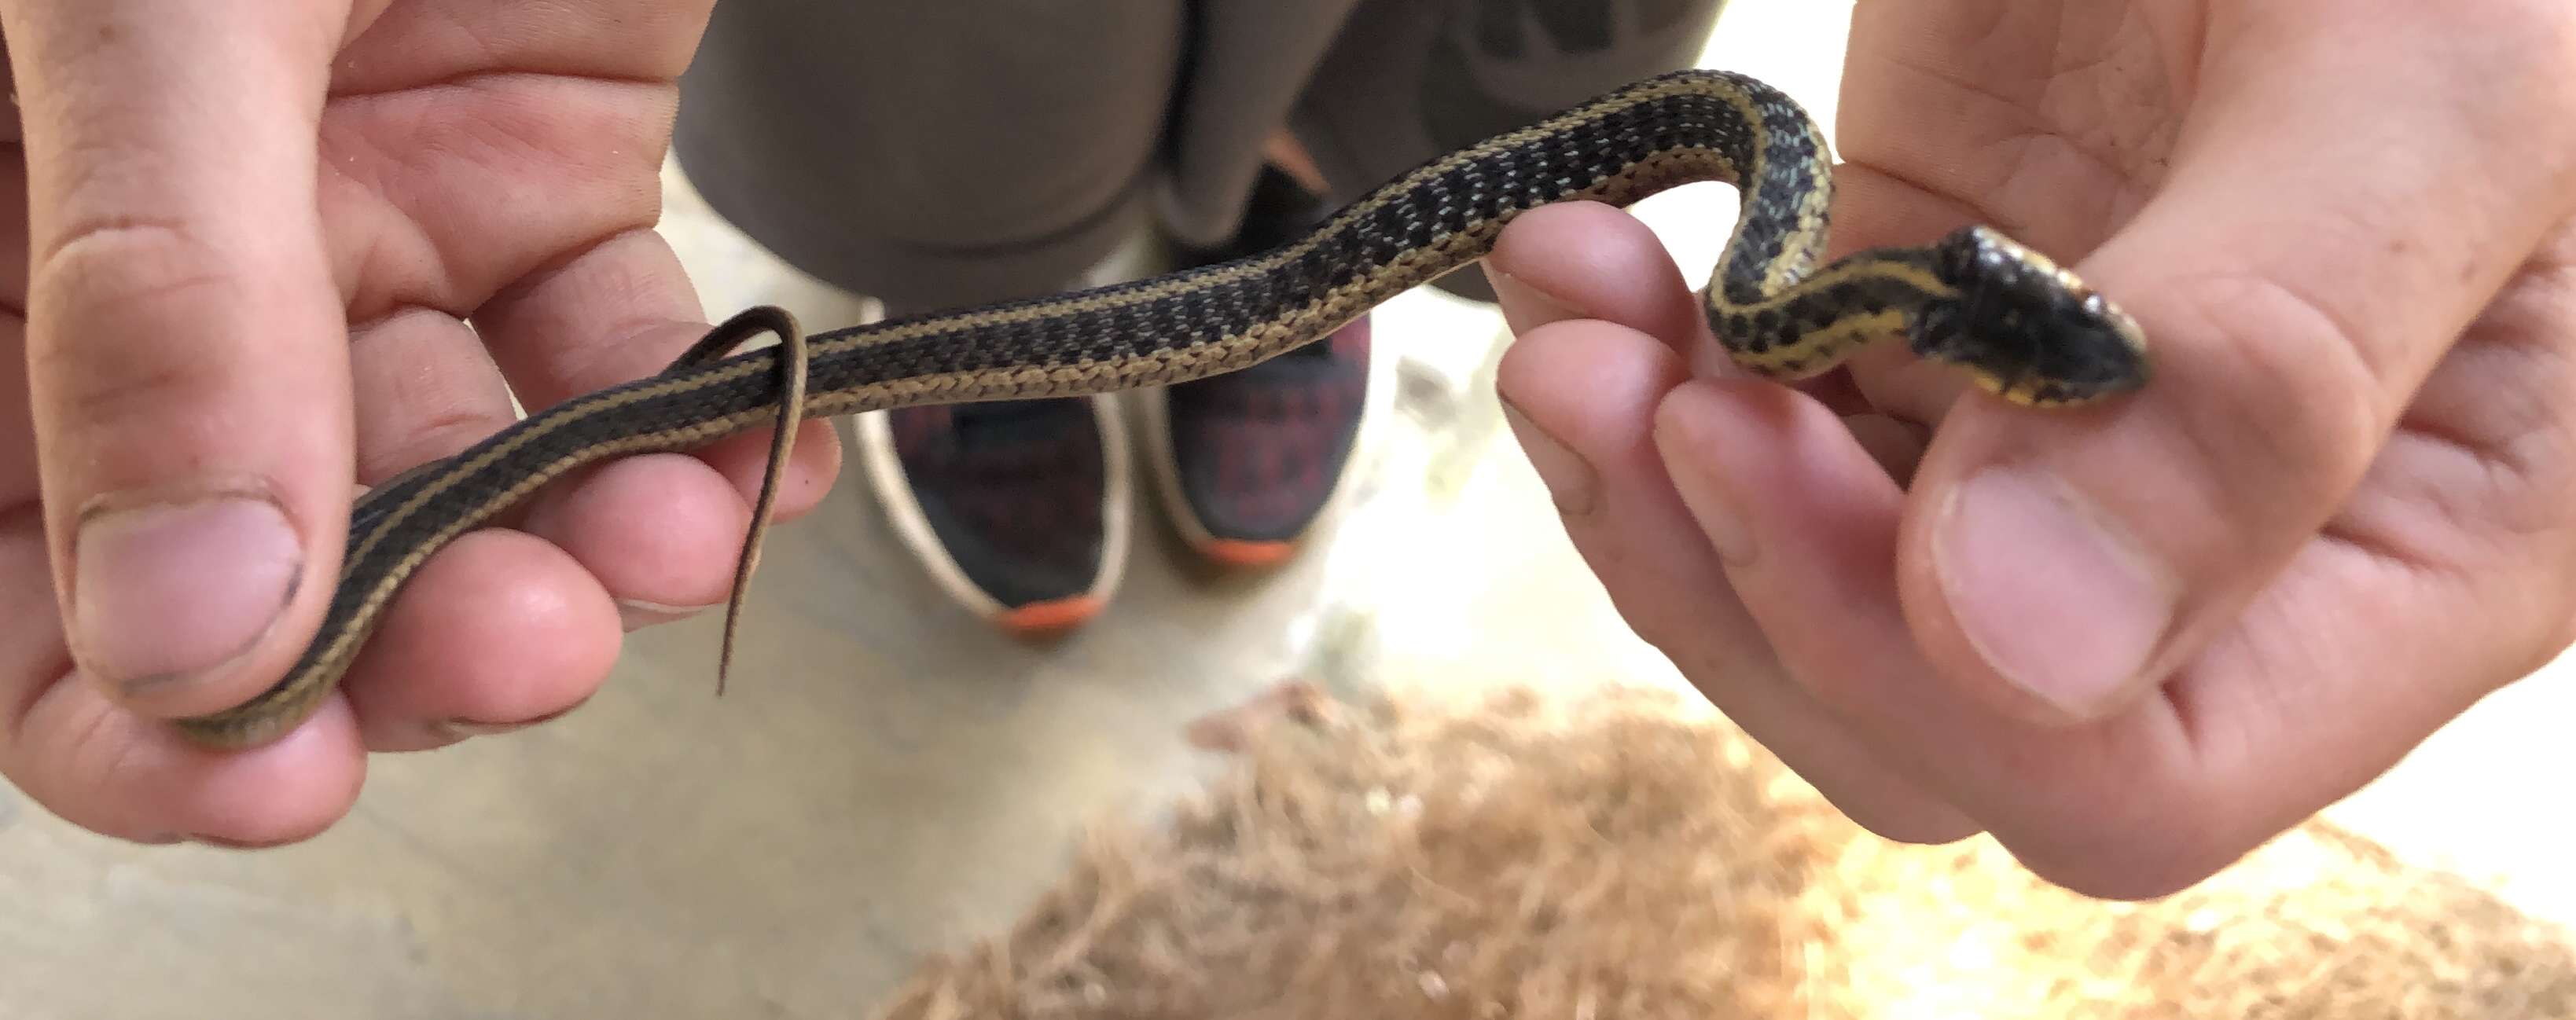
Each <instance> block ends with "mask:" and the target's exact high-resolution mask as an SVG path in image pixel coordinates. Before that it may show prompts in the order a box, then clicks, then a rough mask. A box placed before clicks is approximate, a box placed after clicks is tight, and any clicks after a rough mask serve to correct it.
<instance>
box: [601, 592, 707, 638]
mask: <svg viewBox="0 0 2576 1020" xmlns="http://www.w3.org/2000/svg"><path fill="white" fill-rule="evenodd" d="M713 608H715V607H714V606H712V605H705V606H671V605H664V604H662V603H659V602H646V601H644V600H643V599H619V600H617V619H618V621H619V622H620V623H622V624H624V625H625V627H626V632H627V633H629V634H632V633H634V632H636V631H639V630H643V629H644V628H646V627H651V626H655V625H658V624H664V623H670V622H672V621H675V620H685V619H688V618H689V617H692V616H696V615H698V614H699V613H703V612H706V611H707V610H709V609H713Z"/></svg>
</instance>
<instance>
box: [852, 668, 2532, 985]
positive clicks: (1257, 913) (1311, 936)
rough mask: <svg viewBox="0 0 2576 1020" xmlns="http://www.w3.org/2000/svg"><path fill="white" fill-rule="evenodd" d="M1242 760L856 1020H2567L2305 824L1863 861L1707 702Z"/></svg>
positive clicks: (1541, 713) (1287, 697) (1107, 844)
mask: <svg viewBox="0 0 2576 1020" xmlns="http://www.w3.org/2000/svg"><path fill="white" fill-rule="evenodd" d="M1195 735H1196V736H1197V738H1198V739H1199V740H1200V741H1201V742H1202V743H1203V744H1207V745H1210V746H1216V747H1220V748H1222V749H1224V750H1227V751H1229V752H1231V753H1233V754H1235V755H1236V756H1237V761H1236V762H1235V766H1236V767H1235V768H1233V769H1232V770H1231V771H1230V772H1229V773H1228V774H1227V775H1226V776H1225V777H1223V778H1222V779H1221V780H1220V781H1219V782H1218V783H1217V784H1216V785H1215V786H1213V787H1212V788H1211V789H1210V790H1209V791H1208V792H1207V793H1206V795H1205V796H1203V797H1201V798H1199V799H1197V800H1195V801H1193V802H1191V803H1187V804H1183V805H1180V806H1178V807H1177V808H1176V811H1175V819H1174V821H1173V822H1172V823H1171V824H1170V825H1169V826H1168V827H1167V828H1164V829H1162V830H1160V831H1153V832H1143V831H1136V830H1134V829H1115V830H1110V831H1106V832H1104V833H1102V834H1101V835H1099V836H1097V837H1095V838H1094V839H1093V840H1092V841H1091V842H1090V843H1089V844H1087V845H1086V846H1085V847H1084V848H1083V850H1082V852H1081V854H1080V855H1079V859H1078V860H1077V861H1076V862H1075V864H1074V866H1073V867H1072V868H1071V869H1070V871H1069V872H1068V873H1067V875H1066V876H1065V878H1064V880H1063V881H1062V882H1061V883H1060V884H1059V885H1058V887H1057V888H1056V889H1055V890H1054V891H1053V892H1051V893H1050V894H1049V895H1047V896H1046V897H1044V898H1043V900H1042V901H1041V902H1040V903H1038V904H1037V905H1036V906H1035V907H1034V908H1033V909H1032V910H1031V911H1030V912H1029V913H1028V914H1027V915H1026V916H1025V917H1024V919H1023V920H1022V921H1021V922H1020V923H1019V924H1018V925H1017V926H1015V928H1014V929H1013V930H1012V931H1011V932H1009V933H1008V934H1006V935H1003V936H999V937H996V938H994V939H991V940H989V941H987V942H985V943H983V944H981V945H978V946H975V947H973V948H971V949H970V950H968V951H966V952H964V953H963V954H960V955H958V956H955V957H950V958H944V959H940V960H935V961H932V962H930V963H929V964H928V965H926V966H924V967H923V968H922V969H921V970H920V971H919V972H918V973H917V974H916V975H915V976H914V978H913V980H912V981H911V982H910V983H909V984H908V985H907V986H906V987H905V988H904V989H903V990H902V991H901V992H900V993H899V994H898V995H897V996H896V997H895V998H894V999H893V1000H892V1001H891V1002H890V1003H889V1004H887V1005H886V1006H884V1007H883V1008H882V1009H881V1010H880V1011H879V1013H878V1014H877V1015H878V1016H880V1017H882V1018H884V1020H999V1018H1004V1017H1010V1018H1028V1020H1052V1018H1093V1017H1098V1018H1109V1017H1117V1018H1130V1020H1155V1018H1175V1020H1177V1018H1184V1017H1186V1018H1192V1020H1219V1018H1253V1017H1259V1018H1263V1020H1291V1018H1317V1020H1323V1018H1332V1020H1346V1018H1359V1017H1367V1018H1392V1017H1407V1018H1414V1017H1418V1018H1426V1020H1428V1018H1450V1017H1457V1018H1507V1017H1510V1018H1517V1017H1555V1018H1573V1020H1591V1018H1603V1020H1607V1018H1629V1017H1636V1018H1654V1017H1674V1018H1680V1017H1690V1018H1696V1020H1708V1018H1735V1017H1746V1018H1751V1017H1761V1018H1774V1017H1853V1018H1860V1017H1869V1018H1911V1017H1945V1018H1948V1017H1970V1018H1977V1020H2000V1018H2017V1017H2029V1018H2034V1020H2037V1018H2047V1020H2061V1018H2071V1017H2105V1018H2132V1017H2135V1018H2146V1017H2157V1018H2163V1017H2227V1018H2293V1017H2317V1018H2323V1017H2334V1018H2337V1020H2360V1018H2392V1020H2422V1018H2434V1017H2462V1018H2467V1017H2478V1018H2489V1017H2517V1018H2520V1017H2576V937H2571V935H2570V933H2568V932H2566V931H2564V930H2562V929H2558V928H2555V927H2552V926H2549V925H2545V924H2541V923H2538V922H2535V921H2533V920H2531V919H2529V918H2527V917H2525V916H2524V915H2522V914H2521V913H2519V912H2517V911H2515V910H2514V909H2512V908H2511V907H2510V906H2508V905H2506V904H2505V903H2503V902H2501V901H2499V900H2497V899H2495V898H2494V897H2492V896H2490V895H2488V894H2487V893H2485V892H2483V891H2481V890H2479V889H2477V888H2475V887H2473V886H2471V885H2469V884H2468V883H2465V882H2463V881H2460V880H2458V879H2456V878H2454V877H2451V876H2448V875H2444V874H2440V873H2434V872H2426V871H2422V870H2414V869H2409V868H2407V867H2406V866H2404V865H2402V864H2400V863H2399V862H2397V861H2395V860H2394V859H2393V858H2391V857H2390V856H2388V855H2387V854H2385V853H2384V852H2381V851H2380V850H2379V849H2377V848H2376V847H2374V846H2372V845H2370V844H2368V843H2366V842H2364V841H2362V840H2359V839H2356V838H2353V837H2351V836H2349V835H2346V834H2344V833H2341V832H2339V831H2337V830H2334V829H2332V828H2331V827H2329V826H2326V825H2324V824H2322V823H2312V824H2310V825H2308V826H2306V827H2303V828H2301V829H2299V830H2296V831H2294V832H2293V833H2291V834H2290V835H2288V836H2286V837H2284V838H2283V839H2281V840H2279V841H2276V842H2275V843H2274V844H2272V845H2270V846H2268V847H2266V848H2264V849H2263V850H2261V851H2259V852H2257V853H2256V854H2255V855H2253V856H2252V857H2249V858H2248V859H2247V860H2245V861H2244V862H2242V863H2240V864H2239V865H2238V866H2237V867H2235V868H2233V869H2231V870H2229V871H2227V872H2225V873H2223V874H2222V875H2220V876H2218V877H2216V878H2214V879H2212V880H2211V881H2209V882H2207V883H2204V884H2203V885H2201V886H2199V887H2196V888H2194V889H2192V890H2190V891H2188V892H2186V893H2183V894H2179V895H2177V896H2174V897H2171V898H2168V899H2166V900H2162V901H2159V902H2155V903H2149V904H2115V903H2103V902H2099V901H2094V900H2090V899H2086V898H2083V897H2078V896H2075V895H2072V894H2069V893H2066V892H2065V891H2063V890H2060V889H2057V888H2055V887H2053V886H2049V885H2047V884H2045V883H2043V882H2040V881H2038V880H2036V879H2034V878H2032V877H2030V876H2029V875H2028V874H2027V873H2026V872H2024V871H2022V870H2021V869H2020V868H2019V867H2018V866H2017V865H2016V864H2015V863H2014V862H2013V861H2012V860H2011V858H2010V857H2009V856H2008V855H2006V854H2004V853H2003V852H2002V851H2001V850H1999V849H1997V848H1996V847H1995V846H1994V845H1993V844H1992V843H1991V842H1988V841H1985V840H1982V839H1980V840H1974V841H1969V842H1966V843H1962V844H1958V845H1954V846H1949V847H1935V848H1923V847H1907V846H1901V845H1896V844H1890V843H1887V842H1885V841H1883V840H1880V839H1878V838H1876V837H1874V836H1871V835H1869V834H1867V833H1866V832H1864V831H1862V830H1860V829H1858V828H1857V827H1855V826H1853V825H1852V824H1851V823H1850V822H1848V821H1846V820H1844V819H1843V818H1842V816H1840V815H1839V814H1837V813H1836V812H1834V810H1833V809H1832V808H1831V807H1830V806H1828V805H1826V804H1825V803H1824V802H1823V801H1822V800H1821V799H1820V798H1819V797H1818V796H1817V795H1816V794H1815V792H1814V791H1813V790H1812V789H1810V788H1808V787H1806V786H1804V785H1803V784H1802V783H1800V782H1798V781H1797V780H1796V779H1795V778H1794V777H1793V776H1791V775H1790V774H1789V773H1788V772H1787V771H1786V770H1785V769H1784V768H1782V767H1781V766H1780V765H1779V764H1778V762H1777V761H1776V760H1775V759H1773V758H1771V757H1769V756H1768V755H1767V754H1766V753H1764V752H1762V751H1760V750H1759V749H1758V748H1757V747H1756V746H1755V745H1753V744H1752V743H1751V742H1750V741H1749V740H1748V739H1746V738H1745V737H1744V736H1743V735H1742V734H1741V733H1740V732H1738V731H1736V730H1735V729H1734V728H1732V727H1731V726H1730V725H1728V724H1727V723H1725V722H1724V720H1722V719H1721V718H1718V717H1717V716H1715V715H1713V714H1711V713H1709V712H1708V711H1707V710H1706V707H1705V705H1704V704H1700V703H1697V702H1693V701H1686V700H1684V699H1682V698H1678V697H1675V696H1672V695H1670V694H1667V693H1665V692H1661V691H1652V690H1640V689H1625V688H1611V689H1607V690H1603V691H1597V692H1588V693H1585V694H1583V695H1581V696H1559V695H1549V696H1542V695H1540V694H1537V693H1534V692H1531V691H1527V690H1514V691H1510V692H1507V693H1504V694H1501V695H1493V696H1475V697H1468V698H1464V699H1435V698H1429V697H1425V698H1420V699H1416V700H1409V701H1408V700H1401V699H1399V700H1393V701H1389V702H1386V703H1383V704H1379V705H1375V706H1370V707H1365V708H1362V707H1354V706H1349V705H1343V704H1338V703H1333V702H1330V701H1327V700H1326V699H1324V698H1322V697H1321V696H1320V695H1317V694H1316V693H1315V692H1313V691H1312V690H1310V689H1304V688H1290V689H1285V690H1283V691H1282V692H1281V693H1279V694H1278V695H1276V696H1274V697H1273V698H1272V699H1270V700H1268V701H1266V702H1264V703H1262V704H1258V705H1255V706H1249V707H1247V708H1246V709H1244V710H1241V711H1239V712H1237V713H1233V714H1231V715H1229V716H1226V717H1221V718H1218V719H1214V720H1211V721H1210V722H1209V723H1208V724H1207V725H1205V726H1204V727H1202V728H1201V729H1200V730H1199V731H1197V733H1196V734H1195Z"/></svg>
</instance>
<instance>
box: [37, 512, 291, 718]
mask: <svg viewBox="0 0 2576 1020" xmlns="http://www.w3.org/2000/svg"><path fill="white" fill-rule="evenodd" d="M72 556H73V564H74V566H73V577H72V584H73V590H72V628H71V633H72V635H73V639H74V641H75V642H76V645H75V648H76V651H77V652H78V654H79V657H80V662H81V665H82V666H83V667H84V668H86V669H88V670H90V671H91V672H92V673H94V674H95V675H97V676H98V677H99V678H100V679H103V680H107V681H109V682H112V683H115V684H118V685H120V686H122V687H124V688H125V689H127V690H129V691H140V690H145V689H148V688H152V687H158V686H162V685H166V684H172V683H183V682H186V681H188V680H192V679H195V678H196V677H199V676H202V675H204V674H205V673H207V672H208V671H211V670H213V669H214V668H216V667H218V666H221V665H223V664H225V663H227V662H230V661H232V660H233V659H235V658H237V657H239V656H240V655H241V654H242V653H244V652H246V651H248V650H249V649H250V647H251V645H252V644H253V643H254V642H256V641H258V640H259V638H260V635H262V634H265V633H267V632H268V629H269V627H270V626H271V625H273V624H274V623H275V622H276V620H277V616H278V614H279V612H281V611H282V610H284V609H285V608H286V603H287V601H288V600H289V599H291V598H293V597H294V595H295V586H296V579H297V577H298V576H299V575H300V573H301V571H302V568H303V565H304V549H303V546H302V544H301V543H299V542H298V541H296V535H295V529H294V528H293V527H292V526H290V525H289V524H288V523H287V521H286V513H285V511H283V510H281V509H279V508H278V505H277V504H276V502H274V501H273V500H270V499H268V498H267V497H265V496H263V495H259V494H254V493H248V492H238V491H236V492H214V493H204V494H197V495H194V496H192V497H183V498H172V497H169V496H166V495H161V494H154V495H152V496H150V497H142V496H137V495H136V494H132V493H126V494H119V495H115V496H109V497H104V498H101V499H99V500H95V501H93V502H92V503H91V504H90V506H89V507H88V508H87V509H86V510H85V511H84V512H83V513H82V515H81V523H80V533H79V535H78V537H77V538H75V539H74V540H73V553H72Z"/></svg>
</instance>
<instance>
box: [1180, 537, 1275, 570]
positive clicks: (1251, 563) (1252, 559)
mask: <svg viewBox="0 0 2576 1020" xmlns="http://www.w3.org/2000/svg"><path fill="white" fill-rule="evenodd" d="M1296 553H1297V543H1295V542H1247V541H1244V540H1242V539H1236V538H1217V539H1210V540H1208V541H1207V542H1206V543H1205V544H1202V545H1200V546H1199V555H1201V556H1205V557H1207V558H1209V559H1211V560H1215V561H1216V562H1218V563H1220V564H1223V565H1225V566H1228V567H1233V568H1235V569H1237V570H1260V569H1262V568H1264V567H1275V566H1278V565H1279V564H1281V563H1283V562H1285V561H1286V560H1287V559H1288V557H1290V556H1293V555H1296Z"/></svg>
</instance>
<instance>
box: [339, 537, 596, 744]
mask: <svg viewBox="0 0 2576 1020" xmlns="http://www.w3.org/2000/svg"><path fill="white" fill-rule="evenodd" d="M618 645H619V627H618V618H617V613H616V610H615V609H614V608H613V607H612V605H611V603H610V601H609V598H608V594H607V593H606V592H605V591H603V590H601V589H600V586H599V582H598V581H596V580H594V579H593V578H592V577H591V575H590V572H589V571H587V570H585V569H583V567H582V565H581V564H579V563H577V562H574V560H573V558H572V557H571V556H569V555H567V554H565V553H564V552H563V551H562V550H561V549H558V548H556V547H555V545H554V544H552V543H550V542H547V541H546V540H544V539H541V538H537V537H535V536H533V535H529V534H525V533H522V532H517V531H511V530H507V529H503V528H485V529H482V530H480V531H476V532H473V533H471V534H468V535H466V536H464V537H463V538H460V539H457V540H456V542H455V543H453V544H451V545H450V546H448V547H447V548H446V549H443V550H440V552H439V554H438V555H437V556H435V557H432V558H431V559H430V560H429V562H427V563H425V564H423V565H422V566H421V570H420V573H419V574H418V575H417V576H416V577H415V578H414V582H413V585H412V588H411V590H410V592H409V593H408V595H407V596H406V597H405V598H403V599H400V600H398V601H396V602H395V603H394V604H393V605H392V606H391V607H390V608H389V609H388V610H387V611H386V613H385V618H384V621H383V623H382V625H381V626H379V627H378V629H377V631H376V633H375V635H374V636H373V637H372V638H370V639H369V640H368V642H367V647H366V649H365V650H364V651H363V652H361V653H360V655H359V657H358V660H357V661H356V662H354V663H352V664H351V668H350V679H349V680H348V681H347V682H346V683H345V684H344V685H343V690H345V691H346V692H347V694H348V698H349V703H350V706H351V707H352V708H354V709H355V710H356V714H357V718H358V720H359V725H360V727H361V732H362V733H363V735H364V737H365V739H366V742H367V746H368V747H369V748H371V749H374V750H379V751H407V750H420V749H424V748H431V747H439V746H443V745H446V744H450V743H454V742H455V741H458V740H461V739H464V738H466V737H471V736H478V735H483V734H489V733H499V732H503V731H507V730H511V729H516V728H519V727H522V726H527V725H529V724H532V723H537V722H542V721H545V720H548V719H553V718H555V717H558V716H561V715H563V714H564V713H566V712H569V711H571V710H572V709H573V708H574V707H576V706H578V705H580V704H581V703H582V702H583V701H585V700H588V699H589V697H590V696H591V695H592V694H593V693H596V692H597V691H598V690H599V686H600V684H601V683H603V682H605V681H606V680H607V678H608V672H609V670H610V668H611V667H613V666H614V665H615V664H616V662H617V652H618ZM460 650H461V651H460Z"/></svg>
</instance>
